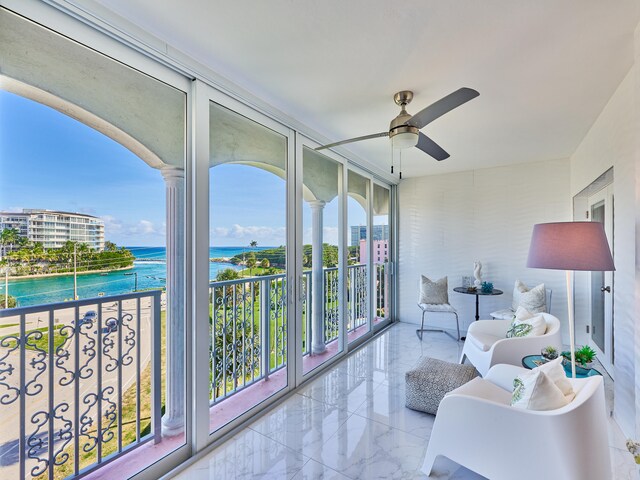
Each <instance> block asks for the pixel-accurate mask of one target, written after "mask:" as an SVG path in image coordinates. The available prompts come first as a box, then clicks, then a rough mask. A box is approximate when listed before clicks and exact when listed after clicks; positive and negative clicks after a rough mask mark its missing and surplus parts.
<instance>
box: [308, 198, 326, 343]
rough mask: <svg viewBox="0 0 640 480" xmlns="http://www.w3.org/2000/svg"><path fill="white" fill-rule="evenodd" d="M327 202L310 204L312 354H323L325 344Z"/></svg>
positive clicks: (318, 201) (320, 201)
mask: <svg viewBox="0 0 640 480" xmlns="http://www.w3.org/2000/svg"><path fill="white" fill-rule="evenodd" d="M325 205H326V202H323V201H322V200H315V201H313V202H309V206H310V207H311V284H312V292H311V294H312V295H311V298H312V300H311V311H312V315H313V322H312V329H311V339H312V340H311V352H312V353H322V352H324V351H325V350H326V348H327V347H326V346H325V344H324V272H323V269H322V227H323V220H322V212H323V210H324V206H325Z"/></svg>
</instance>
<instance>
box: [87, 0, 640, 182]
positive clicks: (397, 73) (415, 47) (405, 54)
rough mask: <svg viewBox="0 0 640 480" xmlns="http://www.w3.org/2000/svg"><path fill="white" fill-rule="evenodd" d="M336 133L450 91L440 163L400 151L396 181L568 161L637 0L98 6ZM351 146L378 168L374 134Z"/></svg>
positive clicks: (296, 0) (628, 33)
mask: <svg viewBox="0 0 640 480" xmlns="http://www.w3.org/2000/svg"><path fill="white" fill-rule="evenodd" d="M97 1H98V3H100V4H102V5H103V6H105V7H106V8H108V9H109V10H111V11H113V12H115V13H117V14H118V15H121V16H122V17H124V18H125V19H127V20H129V21H131V22H133V23H135V24H137V25H138V26H140V27H141V28H142V29H144V30H146V31H148V32H149V33H151V34H153V35H155V36H157V37H159V38H160V39H162V40H164V41H165V42H166V43H168V44H169V45H171V46H173V47H175V48H176V49H178V50H181V51H182V52H184V53H186V54H187V55H189V56H191V57H193V58H194V59H196V60H198V61H199V62H201V63H203V64H205V65H207V66H209V67H210V68H212V69H213V70H215V71H216V72H217V73H219V74H220V75H222V76H224V77H226V78H227V79H229V80H231V81H233V82H234V83H236V84H237V85H239V86H241V87H243V88H245V89H246V90H248V91H250V92H252V93H253V94H255V95H257V96H258V97H260V98H261V99H263V100H264V101H266V102H267V103H269V104H271V105H273V106H274V107H276V108H278V109H279V110H281V111H283V112H285V113H287V114H289V115H290V116H292V117H294V118H296V119H297V120H299V121H301V122H302V123H304V124H306V125H308V126H309V127H310V128H312V129H314V130H316V131H318V132H320V133H321V134H323V135H326V137H327V138H329V139H330V140H331V141H338V140H342V139H344V138H350V137H354V136H359V135H365V134H368V133H375V132H381V131H384V130H386V129H387V128H388V124H389V121H390V120H391V119H392V118H393V117H394V116H395V115H396V114H397V113H398V108H397V107H396V105H395V104H394V103H393V99H392V96H393V94H394V93H395V92H396V91H398V90H405V89H407V90H413V91H414V93H415V96H414V100H413V103H412V104H411V105H410V106H409V108H408V110H409V112H410V113H416V112H417V111H418V110H420V109H422V108H424V107H425V106H427V105H429V104H431V103H432V102H434V101H436V100H438V99H439V98H441V97H442V96H444V95H446V94H448V93H450V92H452V91H453V90H456V89H458V88H459V87H462V86H466V87H471V88H474V89H476V90H478V91H479V92H480V97H478V98H476V99H474V100H472V101H470V102H469V103H467V104H465V105H463V106H461V107H459V108H458V109H456V110H454V111H452V112H450V113H448V114H447V115H445V116H443V117H441V118H440V119H438V120H436V121H435V122H434V123H432V124H430V125H428V126H427V127H425V128H424V130H423V131H424V132H425V133H426V134H427V135H429V136H430V137H431V138H432V139H433V140H435V141H436V142H437V143H438V144H440V145H441V146H442V147H443V148H444V149H445V150H447V151H448V152H449V153H450V154H451V157H450V158H448V159H447V160H445V161H443V162H436V161H435V160H433V159H432V158H431V157H428V156H426V155H425V154H423V153H422V152H420V151H419V150H417V149H412V150H409V151H405V153H403V168H402V170H403V177H405V176H407V177H408V176H419V175H428V174H438V173H445V172H452V171H459V170H468V169H474V168H482V167H491V166H499V165H505V164H509V163H514V162H528V161H534V160H546V159H554V158H564V157H568V156H569V155H571V154H572V153H573V151H574V150H575V148H576V147H577V145H578V144H579V142H580V141H581V139H582V138H583V137H584V135H585V134H586V132H587V131H588V129H589V128H590V126H591V125H592V123H593V122H594V120H595V119H596V118H597V116H598V114H599V112H600V111H601V110H602V108H603V107H604V105H605V104H606V102H607V100H608V99H609V98H610V97H611V95H612V94H613V92H614V91H615V89H616V87H617V86H618V84H619V83H620V82H621V81H622V79H623V78H624V76H625V75H626V74H627V73H628V71H629V69H630V67H631V65H632V63H633V58H634V52H633V32H634V28H635V27H636V26H637V25H638V18H639V13H640V7H639V2H638V1H637V0H617V1H616V2H605V1H602V0H538V1H531V0H493V1H490V0H484V1H479V0H456V1H441V0H429V1H425V0H405V1H403V2H399V1H393V2H392V1H388V0H348V1H345V0H323V1H312V0H270V1H264V0H252V1H249V0H245V1H242V0H239V1H235V2H229V1H224V2H223V1H218V0H188V1H185V0H97ZM345 148H347V149H348V150H350V151H351V152H353V153H355V154H356V155H358V156H359V157H361V158H364V159H366V160H368V161H371V162H373V163H375V164H377V165H379V166H380V167H382V168H384V169H385V170H386V169H388V166H389V163H390V152H391V150H390V145H389V141H388V140H387V139H385V138H380V139H375V140H368V141H366V142H359V143H355V144H351V145H349V146H347V147H345Z"/></svg>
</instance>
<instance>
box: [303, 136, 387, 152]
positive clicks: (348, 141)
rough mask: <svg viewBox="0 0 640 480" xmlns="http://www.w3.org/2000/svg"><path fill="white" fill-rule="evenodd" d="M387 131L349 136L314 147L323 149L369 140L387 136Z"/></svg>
mask: <svg viewBox="0 0 640 480" xmlns="http://www.w3.org/2000/svg"><path fill="white" fill-rule="evenodd" d="M388 136H389V132H380V133H373V134H371V135H365V136H363V137H355V138H350V139H348V140H342V141H340V142H335V143H329V144H327V145H322V146H321V147H318V148H316V150H324V149H325V148H331V147H337V146H338V145H344V144H345V143H352V142H359V141H360V140H369V139H370V138H378V137H388Z"/></svg>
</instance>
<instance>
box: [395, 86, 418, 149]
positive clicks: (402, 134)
mask: <svg viewBox="0 0 640 480" xmlns="http://www.w3.org/2000/svg"><path fill="white" fill-rule="evenodd" d="M399 93H403V92H399ZM399 93H396V96H395V97H394V99H395V100H396V103H398V95H399ZM404 105H405V104H404V103H403V104H401V105H400V106H401V107H402V110H401V111H400V114H399V115H398V116H397V117H396V118H394V119H393V120H391V124H390V125H389V138H390V139H391V143H392V144H393V148H396V149H398V148H410V147H415V146H416V144H417V143H418V134H419V133H420V129H418V127H414V126H412V125H408V124H407V122H408V121H409V119H410V118H411V117H412V115H410V114H409V113H407V111H406V110H405V109H404Z"/></svg>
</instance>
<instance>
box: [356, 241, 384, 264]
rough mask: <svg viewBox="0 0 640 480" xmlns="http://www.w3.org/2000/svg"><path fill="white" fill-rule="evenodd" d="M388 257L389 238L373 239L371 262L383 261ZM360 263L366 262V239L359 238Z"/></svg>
mask: <svg viewBox="0 0 640 480" xmlns="http://www.w3.org/2000/svg"><path fill="white" fill-rule="evenodd" d="M388 258H389V240H374V241H373V263H376V264H378V263H385V262H386V261H387V259H388ZM360 263H367V241H366V240H365V239H362V240H360Z"/></svg>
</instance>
